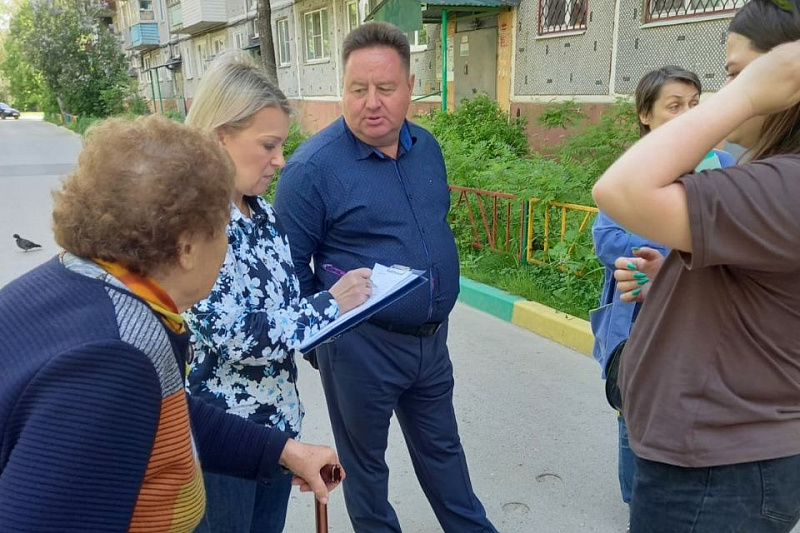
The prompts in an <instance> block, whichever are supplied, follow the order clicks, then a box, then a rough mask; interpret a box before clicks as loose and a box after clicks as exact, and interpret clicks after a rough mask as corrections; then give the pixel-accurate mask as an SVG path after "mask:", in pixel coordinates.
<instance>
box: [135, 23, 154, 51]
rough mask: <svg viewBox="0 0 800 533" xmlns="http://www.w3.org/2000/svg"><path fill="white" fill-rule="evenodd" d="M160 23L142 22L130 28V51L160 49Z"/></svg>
mask: <svg viewBox="0 0 800 533" xmlns="http://www.w3.org/2000/svg"><path fill="white" fill-rule="evenodd" d="M158 45H159V41H158V23H157V22H140V23H139V24H134V25H133V26H131V27H130V39H129V40H128V46H127V48H128V50H150V49H152V48H158Z"/></svg>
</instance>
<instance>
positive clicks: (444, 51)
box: [442, 9, 447, 112]
mask: <svg viewBox="0 0 800 533" xmlns="http://www.w3.org/2000/svg"><path fill="white" fill-rule="evenodd" d="M442 111H445V112H447V10H446V9H442Z"/></svg>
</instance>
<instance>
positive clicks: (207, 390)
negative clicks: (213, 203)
mask: <svg viewBox="0 0 800 533" xmlns="http://www.w3.org/2000/svg"><path fill="white" fill-rule="evenodd" d="M247 200H248V203H249V205H250V209H251V217H250V218H247V217H245V216H244V215H243V214H242V213H241V211H239V209H238V208H237V207H236V206H235V205H233V204H232V205H231V221H230V223H229V224H228V229H227V231H228V252H227V254H226V256H225V263H224V264H223V265H222V270H221V271H220V274H219V277H218V278H217V282H216V284H215V285H214V288H213V289H212V290H211V293H210V294H209V296H208V298H206V299H205V300H203V301H201V302H199V303H198V304H196V305H195V306H194V307H193V308H191V309H190V310H189V311H186V312H185V313H184V317H185V319H186V324H187V326H188V327H189V328H190V330H191V332H192V345H193V348H194V360H193V361H192V363H191V368H190V372H189V374H188V377H187V388H188V389H189V392H190V394H192V395H193V396H196V397H199V398H202V399H203V400H205V401H207V402H209V403H212V404H214V405H217V406H218V407H220V408H222V409H225V410H226V411H228V412H229V413H233V414H236V415H238V416H241V417H243V418H247V419H250V420H253V421H254V422H256V423H259V424H264V425H267V426H270V427H274V428H277V429H280V430H282V431H286V432H287V433H290V434H291V435H292V436H293V437H298V436H299V434H300V429H301V422H302V419H303V406H302V404H301V403H300V398H299V396H298V392H297V385H296V381H297V366H296V364H295V357H294V351H295V347H296V346H297V345H298V344H299V343H300V342H302V341H303V339H304V338H305V336H306V335H308V334H310V333H313V332H315V331H318V330H319V329H320V328H321V327H323V326H325V325H327V324H328V323H329V322H331V321H333V320H335V319H336V317H337V316H338V315H339V306H338V305H337V303H336V300H334V298H333V296H332V295H331V293H329V292H328V291H323V292H320V293H318V294H315V295H313V296H311V297H309V298H301V297H300V286H299V282H298V280H297V276H296V275H295V271H294V265H293V264H292V258H291V254H290V251H289V242H288V240H287V238H286V235H284V233H283V231H282V230H281V229H280V227H279V225H278V224H277V222H276V220H275V213H274V211H273V210H272V206H271V205H270V204H269V203H268V202H267V201H266V200H264V199H263V198H260V197H248V198H247Z"/></svg>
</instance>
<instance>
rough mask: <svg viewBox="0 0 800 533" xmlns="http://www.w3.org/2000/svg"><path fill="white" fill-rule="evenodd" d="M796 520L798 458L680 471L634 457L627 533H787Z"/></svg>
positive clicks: (799, 508)
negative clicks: (629, 523) (628, 529)
mask: <svg viewBox="0 0 800 533" xmlns="http://www.w3.org/2000/svg"><path fill="white" fill-rule="evenodd" d="M798 518H800V455H794V456H791V457H784V458H781V459H770V460H767V461H758V462H754V463H742V464H737V465H724V466H715V467H710V468H682V467H678V466H672V465H667V464H663V463H656V462H653V461H646V460H644V459H641V458H639V457H636V478H635V480H634V487H633V501H632V502H631V532H632V533H789V532H790V531H791V530H792V528H793V527H794V525H795V524H796V523H797V521H798Z"/></svg>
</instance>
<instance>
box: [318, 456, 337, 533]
mask: <svg viewBox="0 0 800 533" xmlns="http://www.w3.org/2000/svg"><path fill="white" fill-rule="evenodd" d="M319 475H320V476H322V481H324V482H325V484H328V483H339V482H340V481H341V480H342V467H341V466H339V465H325V466H324V467H322V470H320V471H319ZM314 514H315V516H316V519H317V533H328V506H327V505H326V504H324V503H320V502H319V500H317V499H316V498H314Z"/></svg>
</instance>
